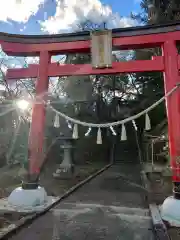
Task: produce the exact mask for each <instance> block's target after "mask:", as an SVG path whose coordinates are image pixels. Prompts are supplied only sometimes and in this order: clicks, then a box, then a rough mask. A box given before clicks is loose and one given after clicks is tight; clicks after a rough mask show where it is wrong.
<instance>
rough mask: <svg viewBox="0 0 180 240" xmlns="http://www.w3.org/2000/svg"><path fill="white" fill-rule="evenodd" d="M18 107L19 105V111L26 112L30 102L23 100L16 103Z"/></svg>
mask: <svg viewBox="0 0 180 240" xmlns="http://www.w3.org/2000/svg"><path fill="white" fill-rule="evenodd" d="M16 105H17V107H18V108H19V109H21V110H23V111H25V110H27V109H28V107H29V102H28V101H26V100H23V99H22V100H18V101H17V102H16Z"/></svg>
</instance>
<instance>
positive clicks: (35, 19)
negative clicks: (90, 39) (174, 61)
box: [0, 0, 140, 34]
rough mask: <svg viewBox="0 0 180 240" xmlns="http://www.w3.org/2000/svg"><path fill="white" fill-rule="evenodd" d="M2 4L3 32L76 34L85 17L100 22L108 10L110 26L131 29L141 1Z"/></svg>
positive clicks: (14, 0) (38, 0)
mask: <svg viewBox="0 0 180 240" xmlns="http://www.w3.org/2000/svg"><path fill="white" fill-rule="evenodd" d="M1 1H2V2H4V4H3V3H2V4H1V9H0V31H2V32H8V33H21V34H45V33H60V32H67V31H76V26H77V23H80V22H81V21H83V19H84V18H85V17H86V18H90V19H92V20H93V21H96V19H98V20H99V19H100V18H101V17H100V11H101V12H102V11H104V15H103V16H102V17H103V19H105V20H107V21H108V24H109V25H108V26H109V27H111V28H114V27H128V26H131V25H133V24H134V22H133V21H132V20H130V19H129V15H130V12H131V11H132V12H139V11H140V6H139V2H140V0H103V1H100V0H64V1H63V2H64V5H63V4H62V0H61V4H60V3H59V4H58V0H1ZM84 3H85V5H83V4H84ZM9 6H11V8H10V7H9ZM63 6H65V8H63ZM109 6H110V7H109ZM64 9H65V10H64ZM92 9H93V10H92ZM102 9H105V10H102ZM50 17H52V18H51V19H50Z"/></svg>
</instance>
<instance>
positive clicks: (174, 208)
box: [160, 196, 180, 227]
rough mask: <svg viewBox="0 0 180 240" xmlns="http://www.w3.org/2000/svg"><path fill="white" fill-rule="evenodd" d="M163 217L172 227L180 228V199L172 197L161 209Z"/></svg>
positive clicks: (167, 199)
mask: <svg viewBox="0 0 180 240" xmlns="http://www.w3.org/2000/svg"><path fill="white" fill-rule="evenodd" d="M160 212H161V217H162V219H163V220H164V221H166V222H168V224H169V225H170V226H172V227H180V199H178V198H175V197H174V196H170V197H168V198H166V199H165V200H164V202H163V204H162V206H161V207H160Z"/></svg>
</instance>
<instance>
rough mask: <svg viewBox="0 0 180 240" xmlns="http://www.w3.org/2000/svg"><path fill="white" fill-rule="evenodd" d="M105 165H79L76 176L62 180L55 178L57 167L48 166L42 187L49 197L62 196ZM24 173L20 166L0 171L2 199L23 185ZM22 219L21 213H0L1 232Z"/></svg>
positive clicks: (0, 193) (43, 176) (100, 163)
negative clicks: (54, 173)
mask: <svg viewBox="0 0 180 240" xmlns="http://www.w3.org/2000/svg"><path fill="white" fill-rule="evenodd" d="M104 165H105V163H102V162H96V163H93V164H92V163H89V164H88V163H86V164H85V165H77V166H76V168H75V176H74V177H73V178H72V179H68V180H61V179H54V178H53V176H52V174H53V172H54V171H55V170H56V167H57V166H56V165H54V164H52V166H47V167H46V168H45V169H44V171H43V173H42V174H41V177H40V185H42V186H43V187H45V189H46V191H47V193H48V195H51V196H60V195H62V194H63V193H64V192H66V191H67V190H68V189H69V188H71V187H72V186H74V185H76V184H77V183H78V182H80V181H82V180H84V179H85V178H87V177H88V176H89V175H91V174H92V173H94V172H96V171H98V170H99V169H101V168H102V167H103V166H104ZM22 173H23V170H22V168H21V167H20V166H19V165H15V166H13V167H4V168H1V169H0V198H5V197H8V196H9V194H10V193H11V192H12V191H13V189H15V188H16V187H18V186H20V185H21V179H22V178H21V176H22ZM22 217H23V216H21V215H20V214H19V213H16V214H15V213H13V214H4V213H3V214H1V213H0V232H1V230H2V228H5V227H6V228H7V227H8V226H9V225H10V224H14V223H16V222H17V221H18V220H19V219H21V218H22Z"/></svg>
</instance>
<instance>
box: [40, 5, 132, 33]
mask: <svg viewBox="0 0 180 240" xmlns="http://www.w3.org/2000/svg"><path fill="white" fill-rule="evenodd" d="M56 2H57V6H56V13H55V15H54V16H52V17H50V18H49V19H47V20H46V21H44V22H40V23H41V26H42V30H43V31H46V32H49V33H58V32H61V31H63V32H64V31H72V30H77V24H79V23H82V22H84V21H85V20H86V19H88V20H90V21H92V22H93V23H96V24H101V23H103V22H106V23H107V26H108V27H109V28H116V27H129V26H132V25H134V24H135V21H134V20H132V19H130V18H125V17H124V18H121V17H120V15H119V14H118V13H115V14H114V13H113V12H112V9H111V7H110V6H108V5H103V4H102V3H101V2H100V1H99V0H64V1H59V0H56Z"/></svg>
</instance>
